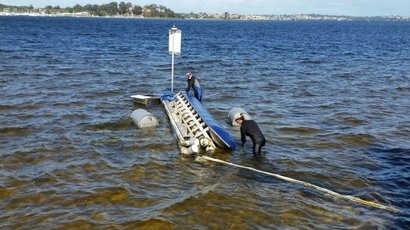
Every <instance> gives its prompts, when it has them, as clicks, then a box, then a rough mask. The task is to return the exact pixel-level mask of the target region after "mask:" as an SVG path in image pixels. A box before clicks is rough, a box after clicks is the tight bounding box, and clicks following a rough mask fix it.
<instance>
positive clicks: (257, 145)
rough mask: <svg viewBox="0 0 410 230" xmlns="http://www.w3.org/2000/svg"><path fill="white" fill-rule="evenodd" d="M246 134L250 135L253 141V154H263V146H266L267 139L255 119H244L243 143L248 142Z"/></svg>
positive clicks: (242, 129) (242, 128)
mask: <svg viewBox="0 0 410 230" xmlns="http://www.w3.org/2000/svg"><path fill="white" fill-rule="evenodd" d="M246 136H249V137H250V138H251V139H252V142H253V154H261V148H262V147H263V146H265V143H266V140H265V136H263V134H262V131H261V130H260V129H259V126H258V125H257V124H256V122H255V121H253V120H244V121H243V122H242V126H241V141H242V145H243V144H245V142H246Z"/></svg>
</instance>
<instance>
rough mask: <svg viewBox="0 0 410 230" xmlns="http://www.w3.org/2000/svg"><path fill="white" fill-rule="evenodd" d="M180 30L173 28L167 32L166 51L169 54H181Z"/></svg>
mask: <svg viewBox="0 0 410 230" xmlns="http://www.w3.org/2000/svg"><path fill="white" fill-rule="evenodd" d="M181 34H182V32H181V30H177V28H175V27H173V28H171V29H170V30H169V45H168V51H169V53H170V54H171V53H174V54H181V37H182V35H181Z"/></svg>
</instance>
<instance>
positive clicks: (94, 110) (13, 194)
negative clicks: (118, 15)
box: [0, 17, 410, 229]
mask: <svg viewBox="0 0 410 230" xmlns="http://www.w3.org/2000/svg"><path fill="white" fill-rule="evenodd" d="M172 25H176V26H177V27H178V28H180V29H182V37H183V43H182V54H181V55H178V56H176V58H175V61H176V63H175V73H176V77H175V79H174V80H175V84H174V88H175V89H177V90H180V89H184V87H185V80H184V78H183V76H184V74H185V73H186V72H188V71H193V72H194V74H196V76H197V77H198V78H200V80H201V84H202V86H203V88H204V102H203V103H204V105H205V106H206V107H207V108H208V110H209V111H210V112H211V113H212V114H213V115H214V117H215V119H216V120H218V121H219V122H220V124H221V125H222V126H224V127H225V128H226V129H227V131H229V132H230V133H231V134H232V136H233V137H234V138H235V140H236V141H237V142H238V143H239V142H240V137H239V131H238V130H237V129H236V128H234V127H231V126H229V124H228V123H226V122H225V121H226V119H227V116H228V113H229V110H230V109H232V108H234V107H241V108H243V109H245V110H246V111H247V112H248V113H249V114H250V115H251V116H252V117H253V118H254V120H256V121H257V122H258V124H259V126H260V127H261V129H262V130H263V132H264V134H265V136H266V138H267V145H266V147H265V148H264V154H263V156H262V157H259V158H255V157H254V156H253V155H252V154H251V151H252V150H251V144H250V143H249V142H250V141H248V143H247V145H246V147H245V149H244V150H241V149H237V150H235V151H232V152H224V151H218V152H217V153H215V154H213V155H212V157H214V158H218V159H222V160H225V161H228V162H232V163H235V164H239V165H244V166H248V167H253V168H256V169H259V170H264V171H267V172H271V173H277V174H280V175H284V176H288V177H291V178H295V179H298V180H303V181H306V182H310V183H313V184H316V185H318V186H321V187H325V188H328V189H331V190H333V191H336V192H338V193H341V194H346V195H352V196H357V197H360V198H362V199H365V200H370V201H374V202H378V203H381V204H385V205H389V206H392V207H394V208H396V209H398V210H399V211H400V213H393V212H389V211H386V210H380V209H376V208H372V207H368V206H364V205H361V204H357V203H353V202H350V201H347V200H344V199H341V198H335V197H332V196H330V195H326V194H324V193H322V192H319V191H317V190H314V189H311V188H307V187H304V186H301V185H297V184H293V183H289V182H286V181H282V180H278V179H277V178H274V177H271V176H268V175H264V174H259V173H256V172H253V171H249V170H245V169H239V168H235V167H231V166H227V165H222V164H217V163H211V162H197V161H194V160H193V159H190V158H184V157H182V156H181V155H180V153H179V150H178V147H177V145H176V140H175V138H174V136H173V134H172V130H171V128H170V126H169V124H168V121H167V117H166V114H165V112H164V111H163V108H162V107H161V105H160V104H156V103H154V104H151V105H148V106H142V105H138V104H134V103H133V102H132V100H131V98H130V97H129V96H130V95H132V94H154V95H160V94H161V93H162V92H164V91H166V90H169V89H170V62H171V57H170V55H168V51H167V49H168V44H167V42H168V30H169V29H170V28H171V26H172ZM0 35H1V38H2V39H1V40H2V42H1V43H0V55H1V57H2V58H1V59H0V76H1V78H0V114H1V115H0V157H1V161H0V175H1V176H0V207H1V209H2V210H3V211H2V212H1V214H0V227H1V228H2V229H31V228H35V229H44V228H46V229H49V228H56V229H68V228H71V229H76V228H82V229H89V228H90V229H101V228H112V229H135V228H138V229H140V228H141V229H167V228H168V229H406V226H407V225H408V224H409V222H410V217H409V214H408V213H409V207H410V205H409V202H410V197H409V195H408V188H409V175H410V174H409V170H410V166H409V160H410V159H409V156H410V155H409V154H410V141H409V138H408V137H409V136H410V117H409V115H408V114H410V103H409V101H408V100H409V98H410V81H409V80H410V76H409V73H410V67H409V66H410V65H409V64H410V62H409V61H410V48H409V47H410V44H409V41H410V38H409V36H410V24H409V23H408V22H323V21H321V22H310V21H308V22H301V21H296V22H274V21H267V22H265V21H258V22H253V21H215V20H212V21H205V20H204V21H202V20H148V19H146V20H129V19H94V18H48V17H47V18H46V17H40V18H37V17H0ZM137 108H144V109H146V110H148V111H149V112H151V113H152V114H154V115H155V116H156V117H157V118H158V119H159V121H160V125H159V127H156V128H154V129H137V128H136V126H135V124H133V122H132V120H131V119H130V117H129V116H130V114H131V113H132V111H133V110H135V109H137Z"/></svg>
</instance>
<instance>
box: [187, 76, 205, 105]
mask: <svg viewBox="0 0 410 230" xmlns="http://www.w3.org/2000/svg"><path fill="white" fill-rule="evenodd" d="M185 76H186V78H187V83H188V84H187V87H186V90H185V91H186V93H187V94H188V92H189V90H190V89H191V88H192V90H193V91H194V95H195V97H196V99H198V101H200V102H201V101H202V89H201V86H200V85H199V81H198V79H197V78H196V77H195V76H194V75H193V74H192V73H187V74H186V75H185Z"/></svg>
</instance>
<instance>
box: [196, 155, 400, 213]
mask: <svg viewBox="0 0 410 230" xmlns="http://www.w3.org/2000/svg"><path fill="white" fill-rule="evenodd" d="M198 157H199V158H202V159H205V160H208V161H213V162H217V163H222V164H226V165H231V166H234V167H237V168H243V169H248V170H251V171H255V172H258V173H262V174H266V175H270V176H274V177H276V178H279V179H281V180H284V181H288V182H292V183H296V184H301V185H304V186H306V187H310V188H314V189H316V190H319V191H322V192H324V193H328V194H330V195H333V196H336V197H341V198H344V199H348V200H351V201H353V202H356V203H360V204H363V205H367V206H371V207H375V208H379V209H384V210H388V211H391V212H395V213H398V212H399V210H398V209H396V208H393V207H391V206H386V205H383V204H379V203H376V202H372V201H367V200H363V199H360V198H358V197H354V196H349V195H343V194H340V193H337V192H334V191H332V190H329V189H326V188H322V187H320V186H317V185H314V184H311V183H308V182H304V181H301V180H296V179H293V178H290V177H286V176H282V175H279V174H275V173H270V172H265V171H262V170H259V169H255V168H251V167H247V166H242V165H238V164H234V163H230V162H227V161H223V160H219V159H216V158H212V157H208V156H198Z"/></svg>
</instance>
